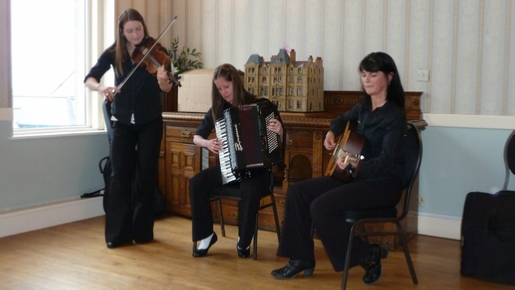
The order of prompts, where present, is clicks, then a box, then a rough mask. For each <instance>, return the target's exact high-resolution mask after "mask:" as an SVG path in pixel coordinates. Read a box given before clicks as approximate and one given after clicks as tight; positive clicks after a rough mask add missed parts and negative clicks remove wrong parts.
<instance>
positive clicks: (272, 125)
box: [266, 119, 283, 136]
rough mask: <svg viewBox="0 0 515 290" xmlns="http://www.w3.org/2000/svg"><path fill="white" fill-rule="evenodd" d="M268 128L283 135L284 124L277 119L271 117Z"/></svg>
mask: <svg viewBox="0 0 515 290" xmlns="http://www.w3.org/2000/svg"><path fill="white" fill-rule="evenodd" d="M266 128H267V129H268V130H270V131H272V132H275V133H277V134H279V135H280V136H282V134H283V124H282V123H281V122H279V120H277V119H270V122H269V123H268V126H267V127H266Z"/></svg>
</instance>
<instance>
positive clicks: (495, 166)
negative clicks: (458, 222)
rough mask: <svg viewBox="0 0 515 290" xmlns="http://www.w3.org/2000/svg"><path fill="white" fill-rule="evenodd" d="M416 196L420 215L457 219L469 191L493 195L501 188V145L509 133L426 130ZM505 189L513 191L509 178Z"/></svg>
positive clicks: (470, 130) (441, 129)
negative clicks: (419, 199)
mask: <svg viewBox="0 0 515 290" xmlns="http://www.w3.org/2000/svg"><path fill="white" fill-rule="evenodd" d="M421 133H422V139H423V144H424V155H423V160H422V165H421V168H420V175H419V186H420V188H419V193H420V195H423V196H424V197H425V199H426V203H425V206H424V207H421V208H419V212H421V213H429V214H437V215H447V216H458V217H461V216H462V213H463V205H464V201H465V196H466V194H467V193H468V192H471V191H484V192H491V193H494V192H496V191H498V190H499V189H500V188H502V186H503V185H504V179H505V166H504V159H503V158H504V157H503V156H504V144H505V143H506V140H507V138H508V136H509V135H510V133H511V130H503V129H470V128H450V127H427V128H426V129H425V130H424V131H422V132H421ZM508 189H511V190H515V178H513V176H512V177H511V180H510V183H509V186H508Z"/></svg>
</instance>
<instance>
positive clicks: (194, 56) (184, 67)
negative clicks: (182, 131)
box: [161, 37, 203, 112]
mask: <svg viewBox="0 0 515 290" xmlns="http://www.w3.org/2000/svg"><path fill="white" fill-rule="evenodd" d="M201 56H202V53H200V51H197V49H195V48H194V49H190V48H189V47H182V50H181V51H179V37H176V38H174V39H173V41H172V43H171V48H170V50H168V57H169V58H170V64H171V72H172V73H173V75H174V77H175V79H176V80H178V81H179V84H180V76H179V75H180V74H182V73H183V72H186V71H189V70H193V69H200V68H202V67H203V64H202V62H201V61H200V57H201ZM177 98H178V87H176V86H174V87H173V88H172V90H170V92H168V93H164V94H163V95H162V97H161V101H162V106H163V111H165V112H176V111H177Z"/></svg>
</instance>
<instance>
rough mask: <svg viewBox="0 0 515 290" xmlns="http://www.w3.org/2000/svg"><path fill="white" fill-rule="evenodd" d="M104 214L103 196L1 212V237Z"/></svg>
mask: <svg viewBox="0 0 515 290" xmlns="http://www.w3.org/2000/svg"><path fill="white" fill-rule="evenodd" d="M101 215H104V210H103V207H102V198H101V197H94V198H85V199H73V200H69V201H64V202H59V203H54V204H50V205H44V206H38V207H34V208H28V209H23V210H17V211H12V212H5V213H0V238H1V237H6V236H11V235H16V234H20V233H25V232H30V231H35V230H39V229H43V228H48V227H53V226H57V225H61V224H66V223H71V222H75V221H79V220H84V219H89V218H93V217H97V216H101Z"/></svg>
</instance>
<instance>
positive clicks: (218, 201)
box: [216, 198, 225, 237]
mask: <svg viewBox="0 0 515 290" xmlns="http://www.w3.org/2000/svg"><path fill="white" fill-rule="evenodd" d="M216 203H217V205H218V212H219V213H220V228H221V230H222V237H225V223H224V213H223V212H222V200H221V199H220V198H218V199H217V200H216Z"/></svg>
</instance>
